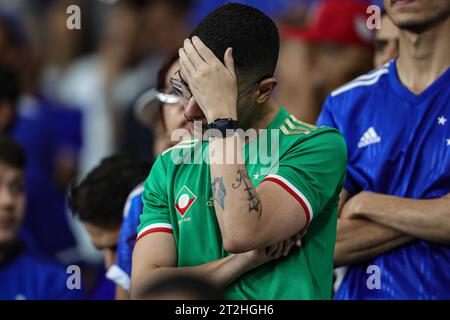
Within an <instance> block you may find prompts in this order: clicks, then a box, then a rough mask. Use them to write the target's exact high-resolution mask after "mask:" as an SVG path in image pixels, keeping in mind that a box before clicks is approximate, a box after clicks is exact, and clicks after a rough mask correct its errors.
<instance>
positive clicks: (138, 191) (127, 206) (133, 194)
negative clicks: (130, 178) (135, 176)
mask: <svg viewBox="0 0 450 320" xmlns="http://www.w3.org/2000/svg"><path fill="white" fill-rule="evenodd" d="M142 192H144V182H142V183H140V184H139V185H138V186H137V187H136V188H134V189H133V191H131V193H130V195H129V196H128V198H127V202H125V207H124V208H123V217H124V218H126V217H127V216H128V213H129V212H130V207H131V201H132V200H133V198H134V197H136V196H138V195H140V194H142Z"/></svg>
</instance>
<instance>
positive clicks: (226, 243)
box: [222, 232, 256, 254]
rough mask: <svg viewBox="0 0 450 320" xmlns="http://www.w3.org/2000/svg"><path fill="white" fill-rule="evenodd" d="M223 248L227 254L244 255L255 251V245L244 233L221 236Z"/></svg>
mask: <svg viewBox="0 0 450 320" xmlns="http://www.w3.org/2000/svg"><path fill="white" fill-rule="evenodd" d="M222 238H223V248H224V249H225V251H227V252H229V253H234V254H238V253H244V252H248V251H251V250H253V249H255V248H256V247H255V245H254V243H253V241H252V240H251V238H250V237H249V236H246V235H245V234H244V233H238V232H233V233H228V234H225V235H224V236H222Z"/></svg>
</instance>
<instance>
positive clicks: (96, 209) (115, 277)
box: [69, 154, 151, 299]
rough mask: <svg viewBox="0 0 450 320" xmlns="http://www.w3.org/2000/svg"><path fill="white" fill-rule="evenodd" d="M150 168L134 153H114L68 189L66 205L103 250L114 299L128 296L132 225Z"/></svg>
mask: <svg viewBox="0 0 450 320" xmlns="http://www.w3.org/2000/svg"><path fill="white" fill-rule="evenodd" d="M150 170H151V163H150V162H147V161H145V160H141V159H140V158H138V157H136V156H132V155H126V154H119V155H113V156H111V157H108V158H105V159H103V160H102V162H101V163H100V164H99V165H98V166H97V167H95V168H94V169H93V170H91V171H90V172H89V173H88V175H87V176H86V177H85V178H84V179H83V180H81V181H80V182H79V184H77V185H73V186H72V188H71V190H70V194H69V206H70V208H71V210H72V212H73V214H74V216H77V217H79V218H80V220H81V222H82V223H83V225H84V227H85V228H86V230H87V232H88V233H89V236H90V238H91V241H92V244H93V245H94V246H95V247H96V248H97V249H98V250H101V251H102V253H103V256H104V263H105V269H106V270H108V272H107V275H106V277H107V278H108V279H110V280H112V281H113V282H114V283H116V284H117V286H116V290H115V291H116V292H115V296H116V298H117V299H126V298H127V297H128V293H127V289H128V288H129V281H130V280H129V274H130V273H131V254H132V251H133V247H134V243H131V242H130V241H131V240H132V241H134V240H135V235H136V228H137V227H136V226H135V225H137V224H138V223H139V216H140V213H141V209H142V203H141V194H142V189H143V186H142V184H143V182H144V180H145V179H146V178H147V176H148V174H149V172H150ZM124 216H125V218H124ZM128 216H129V218H128ZM130 218H131V220H130ZM124 220H125V222H123V221H124ZM130 232H131V235H132V236H130ZM119 233H120V238H119ZM118 247H119V248H118ZM128 264H129V265H128ZM113 297H114V293H112V294H111V299H112V298H113Z"/></svg>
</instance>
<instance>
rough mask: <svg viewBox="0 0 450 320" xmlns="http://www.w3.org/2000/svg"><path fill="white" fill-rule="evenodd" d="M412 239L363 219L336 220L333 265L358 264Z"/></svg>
mask: <svg viewBox="0 0 450 320" xmlns="http://www.w3.org/2000/svg"><path fill="white" fill-rule="evenodd" d="M412 240H413V237H411V236H408V235H405V234H404V233H402V232H400V231H398V230H395V229H392V228H388V227H385V226H383V225H380V224H378V223H375V222H372V221H368V220H365V219H344V218H340V219H338V228H337V236H336V247H335V253H334V264H335V266H336V267H339V266H342V265H347V264H353V263H359V262H363V261H366V260H368V259H371V258H374V257H376V256H378V255H380V254H382V253H384V252H387V251H389V250H392V249H394V248H396V247H399V246H401V245H404V244H406V243H408V242H410V241H412Z"/></svg>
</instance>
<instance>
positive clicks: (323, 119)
mask: <svg viewBox="0 0 450 320" xmlns="http://www.w3.org/2000/svg"><path fill="white" fill-rule="evenodd" d="M449 88H450V69H448V70H447V71H446V72H445V73H444V74H443V75H441V76H440V77H439V78H438V79H437V80H436V81H435V82H434V83H433V84H432V85H431V86H429V87H428V88H427V89H426V90H425V91H424V92H422V93H421V94H419V95H416V94H413V93H412V92H410V91H409V90H408V89H406V88H405V87H404V86H403V85H402V84H401V82H400V80H399V78H398V75H397V68H396V60H394V61H391V62H390V63H387V64H386V65H385V66H383V67H381V68H378V69H376V70H374V71H372V72H370V73H369V74H367V75H364V76H361V77H359V78H357V79H355V80H354V81H352V82H350V83H349V84H347V85H344V86H343V87H341V88H338V89H337V90H335V91H334V92H333V93H332V94H331V96H330V97H329V98H328V99H327V101H326V102H325V105H324V108H323V110H322V114H321V116H320V117H319V120H318V124H319V125H326V126H331V127H335V128H337V129H339V130H340V131H341V132H342V134H343V135H344V138H345V140H346V143H347V148H348V168H347V169H348V172H347V181H346V183H345V188H346V189H347V190H348V191H349V193H350V194H351V195H354V194H356V193H358V192H361V191H373V192H377V193H382V194H388V195H394V196H399V197H405V198H413V199H433V198H438V197H441V196H443V195H445V194H447V193H449V192H450V90H449ZM370 265H377V266H379V267H380V269H381V289H372V290H369V289H368V288H367V286H366V281H367V279H368V277H369V276H370V274H368V273H367V267H368V266H370ZM449 270H450V247H448V246H444V245H439V244H436V243H431V242H428V241H423V240H417V241H414V242H412V243H410V244H407V245H405V246H402V247H399V248H397V249H394V250H392V251H389V252H386V253H384V254H382V255H380V256H378V257H377V258H375V259H373V260H371V261H367V262H366V263H362V264H357V265H352V266H350V267H349V269H348V271H347V273H346V275H345V277H344V280H343V282H342V284H341V286H340V287H339V289H338V291H337V292H336V295H335V299H441V298H445V299H448V298H450V272H449Z"/></svg>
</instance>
